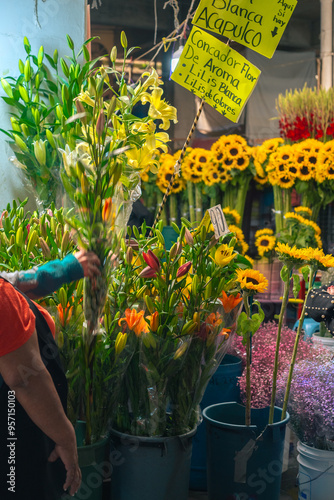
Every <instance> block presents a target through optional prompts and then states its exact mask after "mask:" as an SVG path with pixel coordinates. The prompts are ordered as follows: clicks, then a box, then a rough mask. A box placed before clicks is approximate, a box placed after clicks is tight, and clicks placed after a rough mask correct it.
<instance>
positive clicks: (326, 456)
mask: <svg viewBox="0 0 334 500" xmlns="http://www.w3.org/2000/svg"><path fill="white" fill-rule="evenodd" d="M297 450H298V456H297V460H298V463H299V473H298V484H299V493H298V500H333V498H334V451H327V450H318V449H317V448H312V447H311V446H307V445H306V444H304V443H301V442H300V441H299V442H298V443H297Z"/></svg>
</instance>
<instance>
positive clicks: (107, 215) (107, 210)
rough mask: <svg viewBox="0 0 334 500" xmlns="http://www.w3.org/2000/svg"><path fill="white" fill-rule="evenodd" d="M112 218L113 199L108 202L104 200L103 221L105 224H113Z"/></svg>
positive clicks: (108, 199)
mask: <svg viewBox="0 0 334 500" xmlns="http://www.w3.org/2000/svg"><path fill="white" fill-rule="evenodd" d="M112 216H113V212H112V199H111V198H107V199H106V200H104V205H103V208H102V219H103V221H104V222H111V220H112Z"/></svg>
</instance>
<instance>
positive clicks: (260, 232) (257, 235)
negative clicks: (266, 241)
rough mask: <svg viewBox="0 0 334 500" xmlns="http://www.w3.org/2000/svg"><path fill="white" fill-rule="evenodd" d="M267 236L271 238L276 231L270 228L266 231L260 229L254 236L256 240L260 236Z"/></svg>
mask: <svg viewBox="0 0 334 500" xmlns="http://www.w3.org/2000/svg"><path fill="white" fill-rule="evenodd" d="M264 234H265V235H267V236H270V235H272V234H274V231H273V230H272V229H270V227H265V228H264V229H258V230H257V231H256V233H255V235H254V238H255V239H256V238H258V237H259V236H262V235H264Z"/></svg>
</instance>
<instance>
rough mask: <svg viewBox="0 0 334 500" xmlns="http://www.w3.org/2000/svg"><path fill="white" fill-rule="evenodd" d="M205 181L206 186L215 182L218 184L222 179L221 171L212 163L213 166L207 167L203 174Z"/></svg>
mask: <svg viewBox="0 0 334 500" xmlns="http://www.w3.org/2000/svg"><path fill="white" fill-rule="evenodd" d="M203 181H204V184H205V185H206V186H213V185H214V184H217V182H219V181H220V176H219V172H218V171H217V169H216V168H215V167H214V165H211V167H208V168H207V169H206V171H205V172H204V174H203Z"/></svg>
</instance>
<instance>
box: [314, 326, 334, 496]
mask: <svg viewBox="0 0 334 500" xmlns="http://www.w3.org/2000/svg"><path fill="white" fill-rule="evenodd" d="M312 342H313V345H314V347H318V346H321V347H324V348H326V349H329V350H330V351H333V352H334V337H320V335H312ZM333 498H334V496H333Z"/></svg>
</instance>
